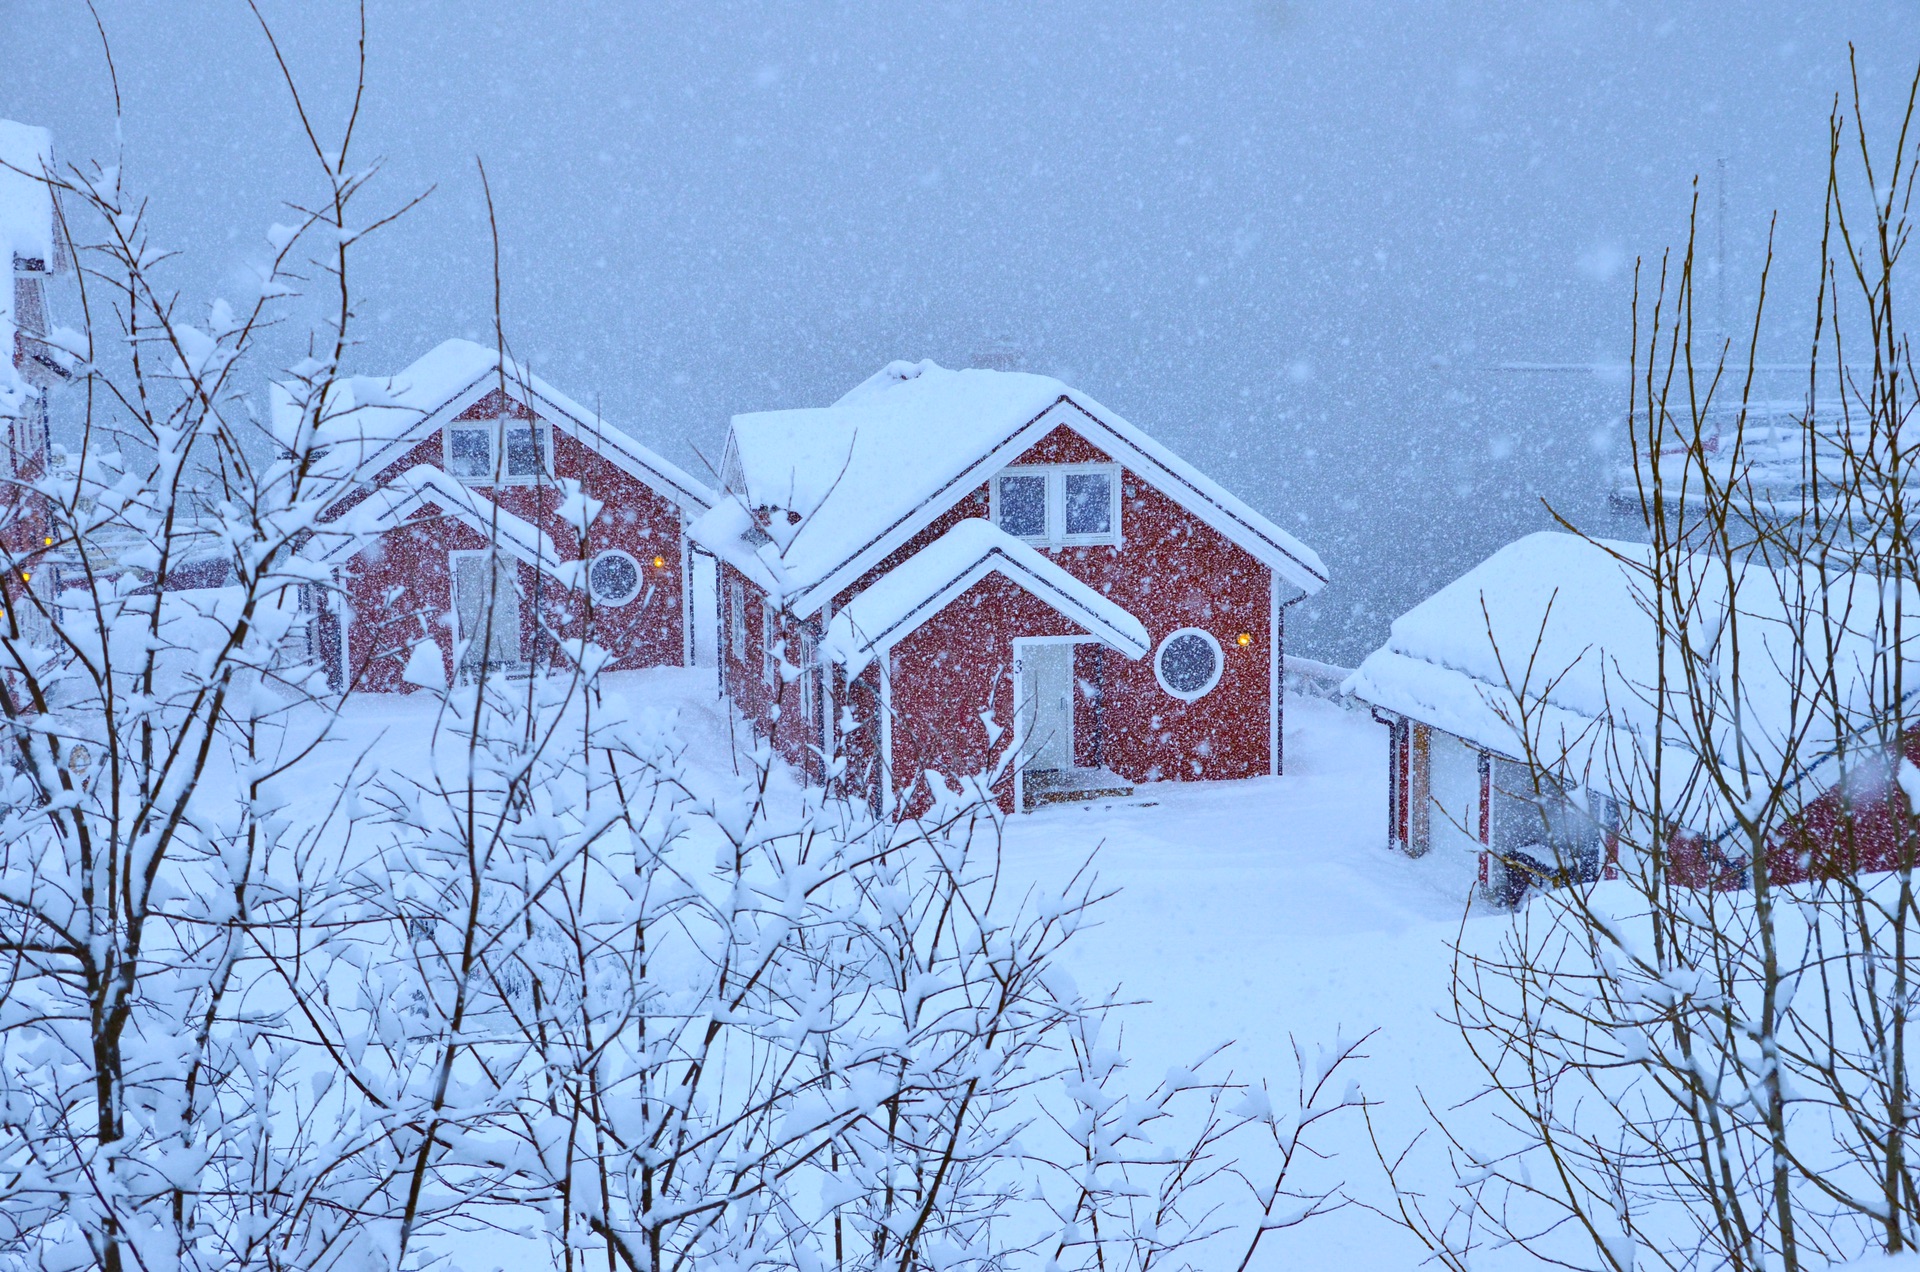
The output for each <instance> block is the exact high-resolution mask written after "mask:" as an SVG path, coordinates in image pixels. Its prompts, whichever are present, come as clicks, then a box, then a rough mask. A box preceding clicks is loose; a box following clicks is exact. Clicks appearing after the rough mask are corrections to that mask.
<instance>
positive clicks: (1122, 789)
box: [1021, 768, 1133, 811]
mask: <svg viewBox="0 0 1920 1272" xmlns="http://www.w3.org/2000/svg"><path fill="white" fill-rule="evenodd" d="M1021 784H1022V785H1023V786H1024V787H1025V789H1026V797H1027V798H1026V803H1027V808H1028V810H1029V811H1031V810H1033V809H1035V808H1039V807H1040V806H1041V805H1043V804H1073V803H1080V802H1084V801H1086V800H1095V799H1125V798H1126V797H1127V796H1129V795H1131V794H1133V786H1132V785H1131V784H1130V783H1128V781H1127V780H1126V779H1125V778H1123V777H1121V776H1120V775H1119V774H1118V773H1115V772H1112V771H1110V770H1108V769H1103V768H1097V769H1089V768H1070V769H1028V770H1027V771H1026V773H1025V774H1023V775H1022V783H1021Z"/></svg>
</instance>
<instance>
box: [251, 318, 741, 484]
mask: <svg viewBox="0 0 1920 1272" xmlns="http://www.w3.org/2000/svg"><path fill="white" fill-rule="evenodd" d="M503 378H504V380H505V383H506V388H507V394H508V396H510V397H513V398H516V399H519V400H522V401H523V402H524V403H525V404H526V405H527V406H529V407H531V408H532V409H533V410H535V411H536V412H537V413H538V414H539V415H540V416H541V418H543V419H545V420H547V421H548V422H550V423H552V424H553V425H555V426H556V427H558V428H559V429H560V430H561V431H562V432H565V433H566V434H568V435H569V436H571V437H572V438H574V439H575V440H576V441H578V442H580V443H581V444H582V445H584V446H586V447H587V448H588V449H590V450H592V451H594V452H596V453H597V454H599V455H600V456H602V457H603V458H605V459H607V460H608V461H610V462H611V463H612V464H613V465H614V466H615V467H617V468H620V469H621V470H623V471H624V472H626V473H627V474H628V475H630V476H632V477H635V478H637V479H638V480H640V481H641V482H643V483H645V484H646V485H647V486H649V487H651V488H652V489H654V490H656V491H658V492H660V493H661V494H662V495H664V496H666V497H667V498H668V499H671V500H672V501H673V502H675V503H677V504H679V505H680V506H681V507H682V508H685V509H686V510H687V511H688V512H690V513H693V514H696V515H697V514H698V513H702V512H705V511H706V510H707V509H708V508H711V507H712V506H713V502H714V495H713V492H712V491H711V490H709V489H708V488H707V487H706V486H705V485H704V484H702V483H701V482H699V481H698V480H696V479H695V478H693V477H692V476H691V475H689V474H688V473H687V472H686V471H685V470H684V469H682V468H680V467H679V466H678V465H677V464H674V463H672V462H670V461H669V460H667V459H665V458H663V457H662V456H660V455H659V454H657V453H655V452H654V451H653V450H651V449H649V448H648V447H646V446H643V445H641V444H640V443H639V442H637V441H635V440H634V439H633V438H631V437H630V436H628V435H627V434H626V433H625V432H624V431H623V430H621V429H619V428H617V427H615V426H614V425H612V424H610V423H608V422H607V421H606V420H604V419H602V418H601V417H600V416H598V415H596V414H594V413H593V412H591V411H588V410H587V409H586V408H585V407H583V406H581V405H580V404H579V403H577V402H575V401H574V400H573V399H572V398H569V397H567V396H566V395H565V394H563V393H561V392H560V391H559V390H557V389H555V388H554V387H553V386H552V385H550V384H548V383H547V382H546V381H545V380H542V379H541V378H540V377H539V376H537V375H534V374H533V373H532V372H530V371H528V370H527V369H526V368H525V367H523V366H521V365H520V364H518V363H516V362H515V361H514V360H513V359H511V358H508V359H507V360H506V362H505V365H504V369H503V367H502V364H501V360H500V357H499V355H498V353H497V351H495V350H493V349H489V348H487V347H486V346H484V345H479V344H475V343H474V342H473V341H471V340H447V341H443V342H442V343H441V344H439V345H437V346H435V347H434V348H433V349H431V350H429V351H428V352H427V353H425V354H424V355H422V356H421V357H420V358H418V359H416V360H415V361H414V362H413V364H412V365H410V366H408V367H407V368H406V369H405V370H403V371H400V372H398V373H397V374H395V375H391V376H351V377H346V378H343V379H340V380H337V381H335V382H334V383H333V386H332V388H331V390H330V391H329V393H328V396H327V402H326V405H325V407H324V408H323V409H322V411H321V423H320V428H319V435H318V438H317V440H318V441H320V442H321V443H323V444H324V445H325V446H326V447H327V451H326V454H327V460H326V463H325V466H324V470H325V471H324V475H328V476H333V477H340V478H345V477H357V478H359V479H361V480H371V479H372V478H373V477H375V476H376V475H377V474H378V472H379V470H380V469H381V468H382V467H384V466H385V465H386V464H389V463H392V462H393V461H394V460H395V459H397V458H398V457H399V454H400V452H401V450H402V449H404V448H405V447H407V446H409V445H412V444H413V443H414V442H416V441H418V440H419V439H420V438H422V437H424V436H426V435H428V434H430V433H432V432H433V431H434V430H435V429H437V428H439V427H440V426H441V425H442V424H444V423H446V421H448V420H450V419H452V418H453V417H454V416H457V415H458V414H460V413H461V412H462V411H464V410H466V409H467V408H468V407H469V406H471V405H473V403H474V402H476V401H479V400H480V399H481V398H483V397H485V396H486V394H487V392H488V391H489V390H490V389H493V388H497V387H499V385H500V383H501V381H502V379H503ZM271 395H272V409H273V415H274V422H275V425H276V431H277V432H278V433H279V434H280V435H282V436H289V435H290V433H291V427H292V425H293V423H294V422H295V421H297V420H298V418H299V412H300V410H301V408H302V406H303V405H304V403H305V393H304V392H303V386H300V385H289V384H275V385H273V386H272V388H271Z"/></svg>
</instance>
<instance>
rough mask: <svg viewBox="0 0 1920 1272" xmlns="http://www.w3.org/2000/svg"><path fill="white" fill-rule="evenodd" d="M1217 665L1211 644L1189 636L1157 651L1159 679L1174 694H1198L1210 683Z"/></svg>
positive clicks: (1170, 642)
mask: <svg viewBox="0 0 1920 1272" xmlns="http://www.w3.org/2000/svg"><path fill="white" fill-rule="evenodd" d="M1216 665H1217V659H1216V655H1215V654H1214V652H1213V642H1211V641H1209V640H1208V639H1207V638H1206V637H1204V636H1198V635H1195V634H1194V633H1192V632H1188V633H1187V634H1185V635H1184V636H1175V637H1174V638H1173V639H1172V640H1170V641H1168V642H1167V643H1166V644H1165V645H1163V646H1161V648H1160V678H1161V679H1162V680H1164V681H1166V682H1167V687H1168V688H1169V689H1172V690H1173V691H1174V692H1175V693H1199V692H1200V691H1201V690H1202V689H1204V688H1206V685H1207V682H1208V681H1209V680H1212V679H1213V671H1214V667H1215V666H1216Z"/></svg>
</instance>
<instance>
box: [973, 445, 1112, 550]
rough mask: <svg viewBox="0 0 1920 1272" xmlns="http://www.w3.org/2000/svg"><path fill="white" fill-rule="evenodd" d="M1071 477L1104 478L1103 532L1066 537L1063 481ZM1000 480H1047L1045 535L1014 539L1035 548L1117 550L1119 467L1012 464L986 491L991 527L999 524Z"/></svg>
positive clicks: (1109, 464) (1065, 483) (999, 474)
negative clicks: (1093, 475) (1092, 475)
mask: <svg viewBox="0 0 1920 1272" xmlns="http://www.w3.org/2000/svg"><path fill="white" fill-rule="evenodd" d="M1075 473H1101V474H1104V475H1105V476H1106V478H1107V499H1108V508H1109V511H1108V515H1107V527H1108V528H1107V529H1106V530H1105V531H1103V532H1101V533H1099V534H1068V533H1067V477H1068V476H1069V475H1071V474H1075ZM1002 477H1045V478H1046V479H1047V532H1046V534H1044V535H1020V536H1017V537H1018V538H1020V539H1021V540H1022V541H1023V542H1026V543H1031V544H1032V545H1033V546H1034V547H1036V548H1117V547H1119V546H1121V543H1122V535H1121V529H1120V478H1121V470H1120V465H1118V464H1112V463H1097V464H1014V465H1011V466H1009V467H1006V468H1003V469H1001V470H1000V471H999V472H997V473H995V474H994V476H993V481H992V482H991V483H990V485H989V488H988V505H989V508H988V511H989V513H990V515H991V516H992V518H993V524H994V525H996V526H997V525H999V524H1000V479H1001V478H1002Z"/></svg>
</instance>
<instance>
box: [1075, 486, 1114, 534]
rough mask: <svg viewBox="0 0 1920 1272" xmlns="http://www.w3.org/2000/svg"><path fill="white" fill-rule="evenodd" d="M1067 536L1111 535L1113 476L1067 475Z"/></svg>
mask: <svg viewBox="0 0 1920 1272" xmlns="http://www.w3.org/2000/svg"><path fill="white" fill-rule="evenodd" d="M1067 533H1068V534H1111V533H1113V474H1112V473H1068V474H1067Z"/></svg>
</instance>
